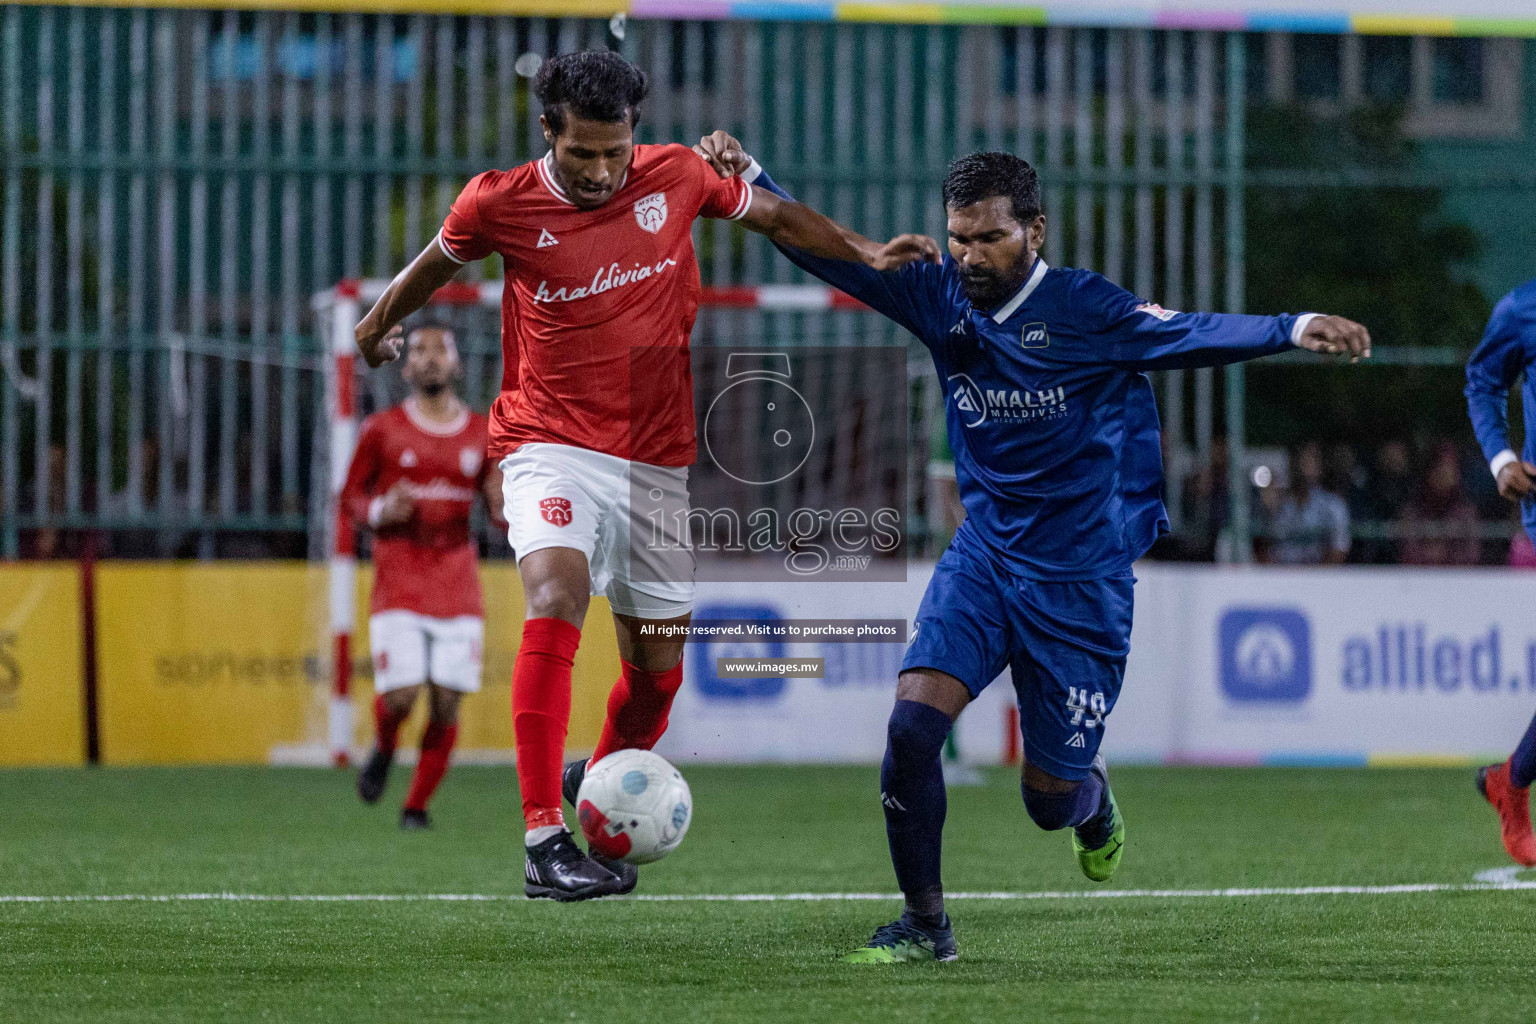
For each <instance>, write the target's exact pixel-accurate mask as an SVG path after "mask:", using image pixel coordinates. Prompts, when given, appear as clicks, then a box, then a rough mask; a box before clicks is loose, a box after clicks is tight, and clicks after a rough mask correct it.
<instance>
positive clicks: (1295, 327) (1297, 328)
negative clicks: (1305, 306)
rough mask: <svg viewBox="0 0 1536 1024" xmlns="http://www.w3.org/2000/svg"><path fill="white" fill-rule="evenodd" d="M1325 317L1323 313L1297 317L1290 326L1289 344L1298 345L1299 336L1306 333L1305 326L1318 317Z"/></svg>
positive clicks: (1299, 342) (1304, 314) (1299, 341)
mask: <svg viewBox="0 0 1536 1024" xmlns="http://www.w3.org/2000/svg"><path fill="white" fill-rule="evenodd" d="M1325 315H1326V314H1323V313H1303V314H1301V315H1300V316H1298V317H1297V318H1296V322H1295V323H1293V324H1291V344H1292V345H1300V344H1301V336H1302V335H1303V334H1306V333H1307V325H1308V324H1310V323H1311V322H1312V321H1313V320H1316V319H1317V318H1318V317H1320V316H1325Z"/></svg>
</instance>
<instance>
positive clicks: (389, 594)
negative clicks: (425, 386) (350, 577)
mask: <svg viewBox="0 0 1536 1024" xmlns="http://www.w3.org/2000/svg"><path fill="white" fill-rule="evenodd" d="M485 441H486V419H485V417H484V416H481V415H479V414H477V413H473V412H470V411H469V410H468V409H465V410H464V411H463V413H462V414H460V415H459V417H458V418H457V419H455V420H454V421H453V422H451V423H434V422H433V421H431V420H429V419H427V418H426V417H424V416H422V415H421V414H420V413H419V412H417V411H416V409H415V403H414V402H413V401H412V400H410V399H407V400H406V401H405V403H404V404H402V405H397V406H395V407H394V408H392V409H386V410H385V411H383V412H381V413H377V414H375V415H373V416H370V417H368V419H367V420H365V421H364V422H363V429H362V433H361V434H360V435H359V436H358V439H357V451H356V453H355V454H354V455H353V456H352V465H351V467H350V468H349V469H348V470H347V482H346V485H345V486H344V487H343V488H342V492H341V500H342V507H343V508H345V509H346V510H347V512H348V513H349V514H350V515H351V516H352V518H353V520H354V521H356V522H357V523H360V524H367V522H368V510H369V506H370V505H371V504H372V503H373V500H374V499H375V498H378V497H382V496H383V495H384V494H386V493H387V492H388V491H389V489H390V488H391V487H393V486H395V484H396V483H397V482H398V481H401V480H404V481H406V487H407V489H408V490H409V492H410V494H411V495H412V496H413V497H414V498H415V499H416V504H415V507H414V508H413V509H412V512H411V518H410V519H408V520H407V521H406V522H404V523H402V524H400V525H399V526H391V527H387V528H384V529H381V530H378V531H376V532H375V534H374V539H373V570H374V575H373V600H372V601H371V603H370V605H369V607H370V609H371V610H372V611H374V612H381V611H387V610H392V609H403V610H405V611H412V612H416V613H417V614H419V615H430V616H432V617H433V618H441V619H449V618H453V617H455V616H458V615H481V614H483V611H482V606H481V598H480V577H479V575H478V574H477V573H476V571H475V566H476V562H477V558H476V555H475V545H474V544H473V543H472V542H471V541H470V536H469V512H470V508H471V506H473V505H474V503H475V499H476V498H478V497H479V496H480V494H481V486H482V484H483V483H484V481H485V476H486V473H488V472H489V471H490V464H489V463H487V462H486V460H485Z"/></svg>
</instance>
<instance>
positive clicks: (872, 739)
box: [658, 564, 1536, 764]
mask: <svg viewBox="0 0 1536 1024" xmlns="http://www.w3.org/2000/svg"><path fill="white" fill-rule="evenodd" d="M931 572H932V568H931V566H923V565H914V566H912V567H911V568H910V569H909V572H908V580H907V582H906V583H883V584H870V585H865V586H853V585H847V584H828V583H819V584H818V583H807V584H801V585H796V586H785V585H767V584H754V583H706V584H700V586H699V609H698V613H697V614H698V615H699V617H701V618H702V617H726V616H728V615H736V614H743V612H742V611H741V606H748V607H754V608H756V609H758V613H759V614H762V615H767V616H776V617H779V618H855V617H857V618H899V619H905V620H906V621H907V622H908V623H910V622H911V618H912V615H913V614H914V612H915V611H916V609H917V604H918V600H919V598H920V597H921V595H922V591H923V587H924V586H925V585H926V583H927V580H928V577H929V575H930V574H931ZM1137 575H1138V577H1139V582H1138V584H1137V587H1136V620H1135V630H1134V633H1133V636H1132V649H1131V659H1130V665H1129V668H1128V670H1127V674H1126V682H1125V687H1124V690H1123V691H1122V693H1121V698H1120V702H1119V704H1118V705H1117V706H1116V708H1115V709H1114V711H1113V713H1112V714H1111V715H1110V717H1109V720H1108V723H1107V725H1108V730H1107V733H1106V739H1105V746H1104V749H1105V752H1106V754H1107V755H1108V756H1109V757H1110V758H1111V759H1114V760H1119V761H1122V762H1125V761H1142V762H1170V761H1196V762H1219V763H1228V762H1230V763H1291V762H1300V763H1343V764H1363V763H1373V762H1385V761H1391V760H1395V759H1408V760H1416V759H1430V760H1434V759H1442V758H1443V759H1448V760H1454V761H1460V760H1470V759H1474V758H1480V757H1489V758H1493V757H1503V756H1504V755H1505V754H1507V752H1508V751H1509V749H1510V748H1512V747H1513V745H1514V743H1515V742H1516V740H1517V739H1518V738H1519V736H1520V734H1521V732H1522V731H1523V729H1524V728H1525V725H1526V723H1527V722H1528V721H1529V720H1530V717H1531V715H1532V713H1533V712H1536V573H1522V572H1518V571H1506V570H1499V569H1473V570H1432V569H1367V568H1348V569H1241V568H1216V567H1173V566H1166V565H1152V564H1143V565H1141V566H1139V567H1138V569H1137ZM722 606H725V607H724V609H722ZM732 606H736V607H732ZM902 653H903V648H902V646H901V645H897V644H820V643H815V644H792V645H786V647H785V649H784V650H782V651H778V652H770V651H768V650H766V649H764V648H763V647H762V646H761V645H748V646H743V645H735V646H733V647H731V648H730V649H728V650H726V649H723V648H722V646H721V645H706V644H697V645H694V644H690V646H689V650H688V654H687V659H686V667H685V672H686V682H685V685H684V687H683V690H682V692H681V693H680V694H679V696H678V699H677V704H676V707H675V709H674V711H673V713H672V718H671V727H670V729H669V731H668V733H667V735H666V737H665V738H664V739H663V741H662V745H661V746H660V747H659V748H658V749H659V750H660V751H661V752H662V753H664V754H666V755H668V756H670V757H674V758H677V759H679V760H690V759H691V760H709V761H732V760H735V761H854V762H876V761H878V760H879V759H880V756H881V753H882V751H883V750H884V746H885V720H886V716H887V714H888V713H889V710H890V705H891V701H892V699H893V694H894V690H895V680H896V672H897V669H898V667H899V665H900V662H901V656H902ZM750 655H757V656H783V657H795V656H803V657H823V658H825V659H826V662H827V671H826V677H825V678H823V679H786V680H782V681H780V680H771V681H765V682H753V681H745V680H738V681H731V682H728V683H720V682H719V681H718V680H716V679H715V678H714V676H713V673H712V672H710V671H709V670H708V667H709V666H711V665H712V664H713V659H714V658H716V657H719V656H750ZM1012 699H1013V692H1012V687H1011V686H1010V685H1009V682H1008V679H1007V678H1006V674H1005V676H1004V677H1003V678H1002V679H1000V680H998V682H997V683H995V684H994V685H993V686H991V687H989V688H988V690H987V691H986V692H985V693H984V694H983V695H982V698H981V699H980V700H978V701H977V702H976V703H975V704H973V705H972V706H971V708H969V709H967V711H966V712H965V714H964V715H962V716H961V719H960V723H959V727H958V733H957V738H958V740H959V744H960V749H961V754H962V756H963V757H964V758H965V759H967V760H971V761H977V762H993V761H997V760H999V759H1000V758H1001V757H1002V756H1003V753H1004V751H1005V750H1006V749H1007V745H1006V732H1005V723H1006V717H1005V713H1006V710H1007V708H1008V707H1009V706H1010V705H1011V702H1012Z"/></svg>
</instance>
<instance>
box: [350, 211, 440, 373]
mask: <svg viewBox="0 0 1536 1024" xmlns="http://www.w3.org/2000/svg"><path fill="white" fill-rule="evenodd" d="M460 266H462V264H461V263H459V262H458V261H457V260H455V259H452V258H451V257H450V256H449V255H448V254H447V253H446V252H444V251H443V248H442V244H441V243H440V242H439V241H438V240H437V239H436V238H434V239H432V241H430V242H428V243H427V247H426V248H425V249H423V250H421V253H420V255H418V256H417V257H416V258H415V259H414V260H412V261H411V264H410V266H408V267H406V268H405V269H404V270H402V271H401V272H400V273H399V274H398V275H396V277H395V279H394V280H393V281H391V282H389V287H388V288H385V289H384V294H383V295H381V296H379V301H378V302H376V303H374V305H373V308H372V309H370V310H369V311H368V315H367V316H365V317H363V320H362V323H360V324H358V325H357V331H356V336H357V349H358V351H359V352H361V353H362V355H363V359H364V361H365V362H367V363H368V365H369V366H383V365H384V364H385V363H387V362H389V361H390V360H392V359H395V358H396V357H398V356H399V355H400V349H401V347H402V346H403V345H404V344H405V336H404V334H403V333H402V332H401V331H400V329H399V328H400V322H401V321H402V320H404V319H405V318H406V317H408V316H410V315H411V314H412V313H414V312H416V311H417V310H418V309H420V308H421V307H423V306H425V305H426V304H427V303H428V302H430V301H431V300H432V295H433V293H434V292H436V291H437V290H438V289H439V288H441V287H442V286H443V285H445V284H447V283H448V282H449V281H452V280H453V275H454V274H457V273H458V272H459V267H460Z"/></svg>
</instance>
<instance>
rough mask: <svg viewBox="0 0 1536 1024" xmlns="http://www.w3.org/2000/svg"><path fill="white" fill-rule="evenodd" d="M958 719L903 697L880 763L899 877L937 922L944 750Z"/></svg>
mask: <svg viewBox="0 0 1536 1024" xmlns="http://www.w3.org/2000/svg"><path fill="white" fill-rule="evenodd" d="M953 725H954V723H953V722H952V721H951V720H950V717H949V716H948V715H946V714H945V713H944V712H942V711H940V710H939V709H938V708H935V707H931V706H929V705H927V704H923V703H921V702H919V701H915V700H898V701H897V702H896V706H895V707H894V708H892V709H891V720H890V723H889V725H888V726H887V729H886V745H885V760H884V762H882V764H881V765H880V802H881V804H882V805H884V807H885V835H886V838H887V839H888V840H889V841H890V844H891V863H892V864H893V865H894V866H895V868H896V883H897V884H898V885H899V886H900V887H901V891H902V893H903V894H904V895H905V896H906V899H907V910H908V912H909V913H911V914H912V915H914V916H915V917H917V918H918V920H919V921H920V922H923V923H927V924H934V925H936V924H939V923H940V922H941V921H942V920H943V917H944V888H943V885H942V883H941V882H940V878H939V862H940V844H941V843H942V842H943V836H944V812H945V809H946V807H947V802H946V800H945V795H944V772H943V769H942V767H941V766H940V764H939V751H940V750H941V749H942V748H943V746H944V738H945V737H946V736H948V735H949V730H950V728H951V727H952V726H953Z"/></svg>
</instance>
